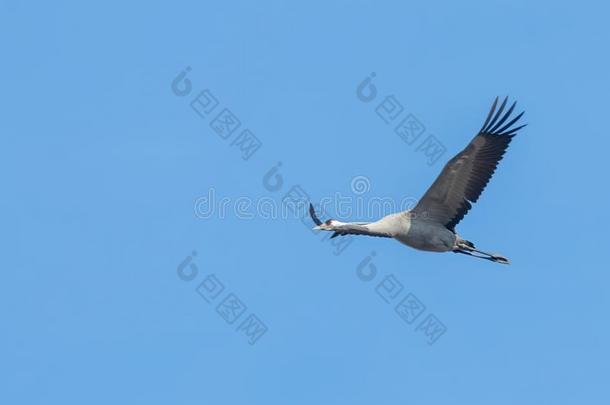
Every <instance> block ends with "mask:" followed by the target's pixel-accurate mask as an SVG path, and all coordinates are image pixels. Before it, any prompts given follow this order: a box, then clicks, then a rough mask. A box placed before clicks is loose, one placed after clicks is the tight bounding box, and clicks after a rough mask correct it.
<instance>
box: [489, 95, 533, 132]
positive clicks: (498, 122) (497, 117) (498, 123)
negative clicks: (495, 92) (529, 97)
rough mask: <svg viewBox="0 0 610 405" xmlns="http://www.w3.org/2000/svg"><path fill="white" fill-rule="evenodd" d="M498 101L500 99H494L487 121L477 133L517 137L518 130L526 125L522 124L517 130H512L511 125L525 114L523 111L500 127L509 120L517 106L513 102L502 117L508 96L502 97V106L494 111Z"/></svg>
mask: <svg viewBox="0 0 610 405" xmlns="http://www.w3.org/2000/svg"><path fill="white" fill-rule="evenodd" d="M499 99H500V98H499V97H496V98H495V100H494V102H493V104H492V106H491V109H490V111H489V114H488V115H487V119H486V120H485V123H484V124H483V127H482V128H481V130H480V131H479V133H481V134H489V135H498V136H505V135H506V136H510V137H513V136H515V135H517V131H518V130H520V129H521V128H524V127H525V126H526V125H527V124H524V125H521V126H519V127H517V128H513V125H514V124H516V123H517V122H518V121H519V119H520V118H521V117H522V116H523V114H525V111H522V112H521V113H519V114H518V115H517V116H515V117H514V118H512V119H511V120H510V121H509V122H508V123H507V124H505V125H504V126H502V125H503V124H504V123H505V122H506V121H507V120H508V119H509V118H511V115H512V113H513V110H514V109H515V107H516V105H517V102H516V101H514V102H513V103H512V104H511V106H510V108H509V109H508V111H507V112H506V113H505V114H504V115H503V116H502V112H503V111H504V108H505V107H506V104H507V103H508V96H506V97H504V100H502V104H501V105H500V108H498V110H497V111H496V106H497V104H498V101H499Z"/></svg>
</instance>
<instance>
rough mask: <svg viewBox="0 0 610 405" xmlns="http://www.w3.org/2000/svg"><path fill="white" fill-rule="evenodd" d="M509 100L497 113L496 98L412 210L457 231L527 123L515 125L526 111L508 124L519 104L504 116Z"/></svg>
mask: <svg viewBox="0 0 610 405" xmlns="http://www.w3.org/2000/svg"><path fill="white" fill-rule="evenodd" d="M507 100H508V98H505V99H504V101H503V102H502V105H501V106H500V108H499V109H498V111H497V112H496V106H497V104H498V98H496V100H495V101H494V103H493V105H492V107H491V110H490V111H489V114H488V116H487V119H486V120H485V123H484V124H483V127H482V128H481V130H480V131H479V133H478V134H477V135H476V136H475V137H474V138H473V139H472V141H470V143H469V144H468V146H466V148H465V149H464V150H463V151H461V152H460V153H458V154H457V155H456V156H455V157H454V158H453V159H451V160H450V161H449V162H448V163H447V164H446V165H445V167H444V168H443V171H442V172H441V174H440V175H439V176H438V177H437V179H436V180H435V181H434V183H433V184H432V186H430V188H429V189H428V191H426V193H425V194H424V196H423V197H422V198H421V200H419V202H418V203H417V205H416V206H415V208H414V209H413V210H412V211H411V212H412V213H414V214H415V215H416V216H417V217H422V218H427V219H429V220H431V221H434V222H437V223H440V224H443V225H444V226H446V227H447V228H448V229H450V230H452V231H454V230H455V226H456V225H457V224H458V223H459V222H460V221H461V220H462V218H464V216H465V215H466V214H467V213H468V211H469V210H470V208H472V203H475V202H477V200H478V199H479V196H480V195H481V193H482V192H483V190H484V189H485V186H486V185H487V183H488V182H489V180H490V179H491V176H492V175H493V173H494V171H495V170H496V167H497V166H498V163H499V162H500V160H502V157H503V156H504V153H505V152H506V149H507V148H508V145H509V144H510V142H511V140H512V138H513V136H515V135H516V134H517V131H518V130H520V129H521V128H523V127H524V126H525V125H521V126H519V127H516V128H515V127H513V125H514V124H515V123H516V122H517V121H518V120H519V118H521V116H522V115H523V114H524V112H522V113H520V114H519V115H517V116H516V117H514V118H512V119H511V120H510V121H509V122H508V123H506V124H505V122H506V121H507V120H508V119H509V118H510V117H511V114H512V112H513V110H514V108H515V105H516V104H517V103H516V102H515V103H513V105H512V106H511V107H510V108H509V109H508V111H507V112H506V113H505V114H504V115H502V112H503V111H504V108H505V107H506V102H507Z"/></svg>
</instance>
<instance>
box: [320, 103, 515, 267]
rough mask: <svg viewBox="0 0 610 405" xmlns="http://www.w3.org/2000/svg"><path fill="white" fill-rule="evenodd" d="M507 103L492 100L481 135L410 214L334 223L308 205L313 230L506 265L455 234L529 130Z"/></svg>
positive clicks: (461, 153) (452, 162) (440, 177)
mask: <svg viewBox="0 0 610 405" xmlns="http://www.w3.org/2000/svg"><path fill="white" fill-rule="evenodd" d="M507 101H508V97H506V98H505V99H504V101H503V102H502V104H501V105H500V107H499V108H498V109H497V110H496V108H497V106H498V98H497V97H496V99H495V101H494V103H493V105H492V106H491V110H490V111H489V114H488V115H487V119H486V120H485V123H484V124H483V126H482V127H481V129H480V130H479V133H478V134H477V135H476V136H475V137H474V138H473V139H472V140H471V141H470V143H469V144H468V146H466V148H465V149H464V150H462V151H461V152H460V153H458V154H457V155H456V156H455V157H453V159H451V160H450V161H449V162H448V163H447V164H446V165H445V167H444V168H443V170H442V171H441V174H440V175H439V176H438V177H437V179H436V180H435V181H434V183H432V186H430V188H429V189H428V191H426V193H425V194H424V196H423V197H422V198H421V199H420V200H419V202H418V203H417V205H416V206H415V207H414V208H413V209H412V210H407V211H403V212H399V213H395V214H390V215H387V216H385V217H383V218H382V219H380V220H379V221H377V222H341V221H337V220H334V219H329V220H328V221H326V222H322V221H321V220H320V219H319V218H318V216H317V214H316V212H315V210H314V208H313V205H311V204H310V205H309V214H310V215H311V218H312V220H313V221H314V223H315V224H316V227H315V228H314V229H315V230H322V231H330V232H333V235H332V236H331V238H335V237H337V236H343V235H367V236H377V237H382V238H393V239H396V240H398V241H399V242H401V243H403V244H405V245H407V246H410V247H412V248H415V249H419V250H424V251H430V252H454V253H461V254H465V255H469V256H474V257H478V258H480V259H485V260H490V261H492V262H496V263H502V264H509V261H508V259H507V258H506V257H504V256H501V255H499V254H491V253H486V252H483V251H481V250H479V249H477V248H475V246H474V243H472V242H470V241H467V240H465V239H462V238H461V237H460V236H459V235H458V234H457V233H456V231H455V227H456V225H457V224H458V223H459V222H460V221H461V220H462V219H463V218H464V216H465V215H466V214H467V213H468V211H469V210H470V208H472V203H475V202H477V200H478V199H479V197H480V195H481V193H482V192H483V189H484V188H485V186H486V185H487V183H488V182H489V180H490V179H491V176H492V175H493V173H494V172H495V170H496V168H497V167H498V163H499V162H500V160H502V157H503V156H504V153H505V152H506V150H507V148H508V145H509V144H510V142H511V140H512V139H513V137H514V136H515V135H516V134H517V131H519V130H520V129H521V128H523V127H525V126H526V125H527V124H524V125H520V126H517V127H515V124H516V123H517V122H518V121H519V118H521V116H522V115H523V114H524V113H525V111H524V112H521V113H520V114H518V115H517V116H515V117H511V115H512V113H513V110H514V109H515V105H516V104H517V103H516V102H514V103H513V104H512V105H511V106H510V108H509V109H508V110H507V111H506V112H505V113H504V109H505V108H506V103H507ZM509 119H510V120H509ZM507 121H508V122H507Z"/></svg>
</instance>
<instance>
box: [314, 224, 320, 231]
mask: <svg viewBox="0 0 610 405" xmlns="http://www.w3.org/2000/svg"><path fill="white" fill-rule="evenodd" d="M312 230H314V231H321V230H322V227H321V226H320V225H318V226H314V227H313V228H312Z"/></svg>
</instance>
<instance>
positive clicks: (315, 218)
mask: <svg viewBox="0 0 610 405" xmlns="http://www.w3.org/2000/svg"><path fill="white" fill-rule="evenodd" d="M309 216H310V217H311V219H312V220H313V222H314V223H315V224H316V225H318V226H320V225H322V221H320V218H318V215H317V214H316V210H315V209H314V207H313V204H312V203H309Z"/></svg>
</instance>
